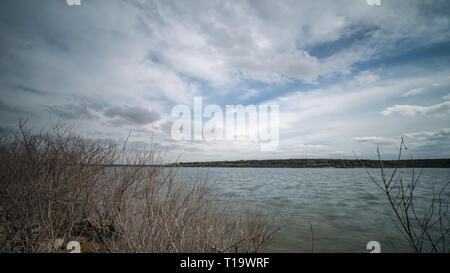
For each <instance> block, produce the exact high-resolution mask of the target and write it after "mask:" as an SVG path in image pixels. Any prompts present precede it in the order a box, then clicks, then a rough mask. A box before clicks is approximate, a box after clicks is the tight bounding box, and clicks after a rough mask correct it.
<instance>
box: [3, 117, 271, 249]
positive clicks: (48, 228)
mask: <svg viewBox="0 0 450 273" xmlns="http://www.w3.org/2000/svg"><path fill="white" fill-rule="evenodd" d="M0 135H1V136H0V252H64V250H63V249H61V245H64V244H65V243H67V242H68V241H71V240H77V241H79V242H80V243H81V249H82V252H83V251H84V252H232V251H233V252H234V251H239V252H257V251H260V250H261V248H262V247H263V245H264V244H265V243H267V242H268V240H269V239H270V238H271V237H272V235H273V234H274V232H276V231H277V230H278V229H279V227H275V225H273V224H268V223H266V222H265V220H264V217H263V216H262V215H260V214H258V213H251V212H248V211H243V210H241V211H240V212H239V213H237V214H229V213H228V211H227V210H226V208H222V209H219V207H218V206H217V204H215V203H214V202H213V201H212V200H210V199H209V194H208V191H207V187H206V184H205V181H203V180H199V181H197V182H195V183H194V184H193V185H191V186H187V185H186V184H183V183H181V182H176V181H175V175H176V174H175V169H172V168H166V167H164V166H163V164H162V163H163V157H162V155H161V153H159V151H158V149H157V147H156V146H152V147H151V148H150V149H149V150H148V151H147V152H146V153H145V154H142V153H134V154H129V153H127V152H126V150H125V148H122V149H121V148H120V147H119V145H117V143H114V142H99V141H93V140H87V139H83V138H82V137H80V136H79V135H78V134H76V133H75V132H74V131H73V130H69V129H66V128H64V126H61V125H57V126H55V128H53V130H52V131H50V132H46V131H32V130H29V129H27V128H26V127H25V123H24V122H19V125H18V130H17V131H11V130H2V131H1V132H0ZM117 164H119V165H117ZM63 242H64V243H63Z"/></svg>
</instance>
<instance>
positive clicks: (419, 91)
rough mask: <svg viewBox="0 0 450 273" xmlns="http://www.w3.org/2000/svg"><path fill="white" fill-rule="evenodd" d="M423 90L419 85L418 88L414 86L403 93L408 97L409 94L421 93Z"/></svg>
mask: <svg viewBox="0 0 450 273" xmlns="http://www.w3.org/2000/svg"><path fill="white" fill-rule="evenodd" d="M424 91H425V88H423V87H420V88H414V89H410V90H408V91H407V92H406V93H405V94H403V96H404V97H409V96H413V95H418V94H421V93H423V92H424Z"/></svg>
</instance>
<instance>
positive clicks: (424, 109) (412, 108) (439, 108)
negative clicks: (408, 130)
mask: <svg viewBox="0 0 450 273" xmlns="http://www.w3.org/2000/svg"><path fill="white" fill-rule="evenodd" d="M449 113H450V101H446V102H443V103H439V104H435V105H430V106H419V105H394V106H391V107H388V108H387V109H386V110H384V111H382V112H381V114H382V115H384V116H390V115H394V114H399V115H403V116H411V117H413V116H416V115H424V116H445V115H448V114H449Z"/></svg>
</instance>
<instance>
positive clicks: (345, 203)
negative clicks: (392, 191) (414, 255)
mask: <svg viewBox="0 0 450 273" xmlns="http://www.w3.org/2000/svg"><path fill="white" fill-rule="evenodd" d="M417 171H418V170H416V174H417ZM386 172H387V173H391V172H392V170H390V169H387V170H386ZM400 172H401V174H402V176H403V178H404V181H408V178H410V177H411V174H412V169H401V170H400ZM370 173H372V174H373V175H374V176H375V177H376V178H380V174H379V170H377V169H371V170H370ZM205 174H206V175H207V177H208V185H209V187H210V190H211V192H212V194H213V197H214V198H216V199H217V200H219V201H221V202H227V201H234V202H242V203H243V204H245V205H246V206H248V207H250V208H257V209H259V210H261V211H263V212H265V213H267V214H269V215H270V214H272V215H273V214H277V215H279V217H280V221H287V220H288V219H289V220H290V222H289V224H288V226H286V227H285V228H283V229H282V230H280V231H279V232H278V233H277V234H276V236H275V237H274V238H273V240H272V241H271V243H270V244H269V245H268V246H267V247H266V248H265V249H264V251H265V252H311V249H312V247H311V230H310V224H311V225H312V227H313V230H314V252H369V251H368V250H366V245H367V243H368V242H369V241H378V242H379V243H380V244H381V251H382V252H411V249H410V247H409V245H408V243H407V241H406V240H405V239H404V237H403V236H402V234H401V233H400V232H399V231H398V229H397V228H396V226H395V225H394V223H393V221H392V219H393V216H394V215H393V212H392V210H391V209H390V207H389V205H388V203H387V200H386V197H385V195H384V193H383V192H382V191H381V190H380V189H379V188H378V187H377V186H376V185H375V184H374V183H373V182H371V181H370V179H369V176H368V175H367V173H366V171H365V170H364V169H331V168H330V169H289V168H280V169H275V168H178V169H177V176H178V178H179V179H181V178H182V179H183V180H193V179H195V178H196V177H198V176H199V175H205ZM420 181H421V182H420V183H419V185H418V188H417V189H416V195H417V199H416V203H417V207H422V208H424V207H425V204H426V203H427V202H428V201H429V198H430V197H431V196H432V191H433V186H434V187H435V189H440V188H442V187H443V186H444V185H445V184H447V183H448V182H449V181H450V169H424V170H423V174H422V179H421V180H420ZM442 197H443V199H444V200H445V202H447V203H448V201H449V200H450V195H449V190H446V192H445V194H444V196H442Z"/></svg>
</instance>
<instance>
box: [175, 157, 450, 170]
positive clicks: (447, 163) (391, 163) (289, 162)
mask: <svg viewBox="0 0 450 273" xmlns="http://www.w3.org/2000/svg"><path fill="white" fill-rule="evenodd" d="M382 164H383V167H384V168H450V159H448V158H445V159H411V160H383V161H382ZM167 166H169V167H192V168H198V167H210V168H364V167H367V168H380V167H381V162H380V161H379V160H368V159H364V160H357V159H270V160H237V161H210V162H179V163H172V164H168V165H167Z"/></svg>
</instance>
